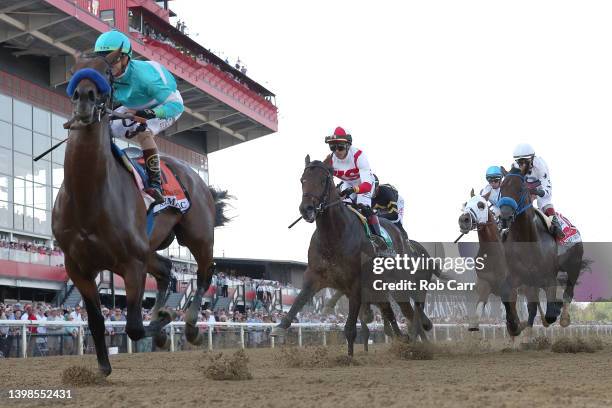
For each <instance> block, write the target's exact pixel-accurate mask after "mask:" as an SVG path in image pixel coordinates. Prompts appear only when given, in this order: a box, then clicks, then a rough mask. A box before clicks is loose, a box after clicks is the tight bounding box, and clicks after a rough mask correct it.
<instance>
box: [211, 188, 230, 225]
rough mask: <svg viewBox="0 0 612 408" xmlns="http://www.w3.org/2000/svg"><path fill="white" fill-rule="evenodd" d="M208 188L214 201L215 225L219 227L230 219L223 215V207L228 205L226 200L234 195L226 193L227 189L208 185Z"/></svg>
mask: <svg viewBox="0 0 612 408" xmlns="http://www.w3.org/2000/svg"><path fill="white" fill-rule="evenodd" d="M209 190H210V194H212V197H213V200H214V201H215V227H221V226H223V225H225V224H227V223H228V222H229V221H230V218H228V216H227V215H225V209H226V207H227V205H228V203H227V200H230V199H232V198H234V197H232V196H231V195H229V194H227V190H215V189H214V188H212V187H209Z"/></svg>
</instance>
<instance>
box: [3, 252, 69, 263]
mask: <svg viewBox="0 0 612 408" xmlns="http://www.w3.org/2000/svg"><path fill="white" fill-rule="evenodd" d="M0 259H6V260H8V261H15V262H23V263H31V264H36V265H47V266H60V265H63V264H64V255H47V254H41V253H39V252H32V251H25V250H21V249H13V248H0Z"/></svg>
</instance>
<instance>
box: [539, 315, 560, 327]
mask: <svg viewBox="0 0 612 408" xmlns="http://www.w3.org/2000/svg"><path fill="white" fill-rule="evenodd" d="M556 321H557V317H556V316H545V317H544V320H542V326H544V327H548V326H550V325H551V324H553V323H554V322H556Z"/></svg>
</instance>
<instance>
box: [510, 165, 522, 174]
mask: <svg viewBox="0 0 612 408" xmlns="http://www.w3.org/2000/svg"><path fill="white" fill-rule="evenodd" d="M508 174H521V169H519V168H518V167H514V166H513V167H512V168H511V169H510V171H509V172H508Z"/></svg>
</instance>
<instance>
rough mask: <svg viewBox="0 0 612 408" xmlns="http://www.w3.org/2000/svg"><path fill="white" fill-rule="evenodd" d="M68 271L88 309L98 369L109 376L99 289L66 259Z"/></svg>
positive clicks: (109, 368)
mask: <svg viewBox="0 0 612 408" xmlns="http://www.w3.org/2000/svg"><path fill="white" fill-rule="evenodd" d="M65 263H66V271H67V272H68V276H70V279H72V281H73V282H74V284H75V286H76V287H77V288H78V289H79V292H80V293H81V296H82V297H83V301H84V302H85V308H86V309H87V324H88V325H89V330H90V331H91V335H92V337H93V339H94V344H95V345H96V357H97V358H98V368H99V369H100V372H101V373H102V374H103V375H105V376H108V375H109V374H110V373H111V371H112V369H111V365H110V361H109V360H108V350H107V348H106V343H105V341H104V332H105V330H106V329H105V327H104V317H103V316H102V313H101V311H100V296H99V295H98V287H97V286H96V282H95V280H94V279H87V278H86V277H84V275H83V273H82V272H81V270H80V269H79V268H78V267H77V266H76V264H75V263H74V262H72V261H71V260H70V259H68V258H66V260H65Z"/></svg>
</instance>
